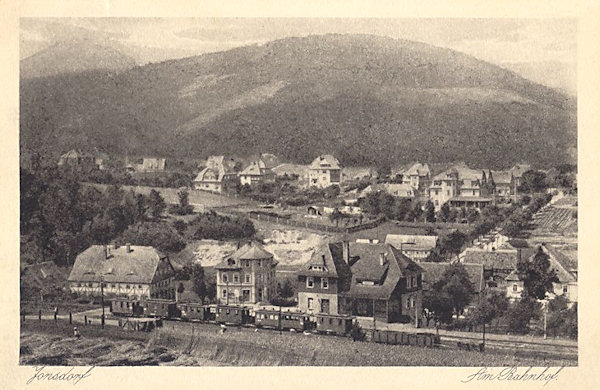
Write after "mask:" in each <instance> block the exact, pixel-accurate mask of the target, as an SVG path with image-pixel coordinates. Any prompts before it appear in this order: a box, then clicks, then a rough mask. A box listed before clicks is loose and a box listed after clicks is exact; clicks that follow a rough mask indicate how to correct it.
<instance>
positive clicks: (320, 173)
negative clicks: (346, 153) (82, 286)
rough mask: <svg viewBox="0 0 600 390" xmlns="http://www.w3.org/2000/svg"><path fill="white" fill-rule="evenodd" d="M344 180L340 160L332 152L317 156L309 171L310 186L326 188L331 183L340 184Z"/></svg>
mask: <svg viewBox="0 0 600 390" xmlns="http://www.w3.org/2000/svg"><path fill="white" fill-rule="evenodd" d="M341 181H342V167H341V165H340V162H339V161H338V160H337V159H336V158H335V157H333V156H332V155H330V154H323V155H320V156H319V157H317V158H315V159H314V160H313V162H312V163H311V164H310V167H309V171H308V185H309V186H310V187H319V188H325V187H329V186H331V185H340V184H341Z"/></svg>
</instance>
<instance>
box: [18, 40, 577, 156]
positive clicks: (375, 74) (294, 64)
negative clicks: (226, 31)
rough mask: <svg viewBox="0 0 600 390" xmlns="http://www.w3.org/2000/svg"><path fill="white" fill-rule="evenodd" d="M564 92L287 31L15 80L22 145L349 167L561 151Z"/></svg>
mask: <svg viewBox="0 0 600 390" xmlns="http://www.w3.org/2000/svg"><path fill="white" fill-rule="evenodd" d="M575 142H576V111H575V102H574V100H573V99H572V98H569V97H567V96H566V95H563V94H562V93H560V92H558V91H555V90H553V89H550V88H547V87H544V86H541V85H539V84H535V83H532V82H530V81H527V80H526V79H524V78H522V77H520V76H517V75H516V74H514V73H512V72H510V71H507V70H504V69H502V68H499V67H497V66H495V65H491V64H489V63H486V62H483V61H480V60H477V59H475V58H473V57H470V56H467V55H464V54H461V53H458V52H455V51H452V50H449V49H442V48H437V47H433V46H430V45H426V44H421V43H416V42H410V41H400V40H394V39H391V38H383V37H377V36H368V35H322V36H309V37H305V38H286V39H282V40H277V41H273V42H270V43H267V44H265V45H262V46H247V47H241V48H236V49H233V50H229V51H225V52H220V53H211V54H205V55H202V56H197V57H190V58H186V59H182V60H172V61H167V62H163V63H158V64H150V65H146V66H143V67H136V68H133V69H130V70H126V71H124V72H121V73H118V74H117V73H108V72H106V71H92V72H84V73H78V74H69V75H62V76H54V77H46V78H39V79H33V80H22V83H21V151H22V153H23V154H24V155H25V156H26V155H27V154H28V153H30V152H31V151H38V152H41V153H42V154H43V155H46V156H48V157H49V158H55V157H57V156H58V154H59V153H60V152H61V151H64V150H67V149H69V148H71V147H86V146H87V147H89V146H90V145H93V146H96V147H98V148H100V149H102V150H104V151H106V152H109V153H117V154H124V153H125V152H126V151H128V152H129V153H137V154H161V155H166V156H174V155H180V156H186V157H192V156H193V157H205V156H207V155H210V154H214V153H231V154H235V155H240V156H245V155H250V154H255V153H260V152H272V153H275V154H277V155H278V156H280V157H282V158H283V159H287V160H290V161H293V162H298V163H307V162H309V161H311V160H312V159H313V158H314V156H316V155H317V154H319V153H323V152H328V153H334V154H335V155H337V156H338V157H339V158H340V160H341V162H342V163H343V164H345V165H365V164H381V163H391V162H394V163H396V162H407V161H411V160H414V159H419V160H427V161H430V162H444V161H453V160H465V161H466V162H467V163H468V164H472V165H474V166H489V167H490V168H502V167H506V166H509V165H511V164H512V163H514V162H516V161H522V160H526V161H529V162H531V163H534V164H537V165H541V166H547V165H551V164H556V163H560V162H564V161H567V160H568V159H569V153H568V150H567V149H568V148H569V147H570V148H574V147H575Z"/></svg>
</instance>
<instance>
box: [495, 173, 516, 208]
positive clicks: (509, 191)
mask: <svg viewBox="0 0 600 390" xmlns="http://www.w3.org/2000/svg"><path fill="white" fill-rule="evenodd" d="M492 174H493V175H494V176H493V178H494V184H495V191H494V195H495V196H496V198H497V199H498V200H500V201H502V202H505V201H508V200H510V199H513V198H514V195H516V193H517V191H516V182H515V178H514V176H513V174H512V173H511V172H509V171H492Z"/></svg>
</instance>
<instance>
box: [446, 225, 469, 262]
mask: <svg viewBox="0 0 600 390" xmlns="http://www.w3.org/2000/svg"><path fill="white" fill-rule="evenodd" d="M466 242H467V236H466V234H464V233H463V232H461V231H460V230H458V229H456V230H453V231H452V232H451V233H449V234H447V235H446V236H445V237H443V238H442V239H441V243H440V246H441V249H442V253H449V254H450V255H457V256H458V254H459V253H460V251H461V249H462V247H463V245H465V243H466Z"/></svg>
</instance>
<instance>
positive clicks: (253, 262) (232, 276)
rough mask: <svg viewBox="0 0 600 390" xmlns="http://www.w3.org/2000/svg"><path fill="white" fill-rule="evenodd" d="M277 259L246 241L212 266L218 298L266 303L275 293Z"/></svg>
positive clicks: (230, 301)
mask: <svg viewBox="0 0 600 390" xmlns="http://www.w3.org/2000/svg"><path fill="white" fill-rule="evenodd" d="M276 266H277V261H275V259H274V258H273V255H272V254H271V253H269V252H267V251H266V250H265V249H264V248H263V246H262V245H261V244H260V243H258V242H256V241H252V242H249V243H247V244H245V245H243V246H241V247H240V248H238V249H237V250H236V251H235V252H234V253H233V254H232V255H231V256H229V257H227V258H225V259H224V260H223V261H222V262H221V263H219V264H218V265H217V266H216V267H215V268H216V270H217V294H218V301H219V303H221V304H224V305H233V304H254V303H259V302H268V301H269V300H271V299H272V298H274V297H275V295H276V287H275V286H276V280H275V269H276Z"/></svg>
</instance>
